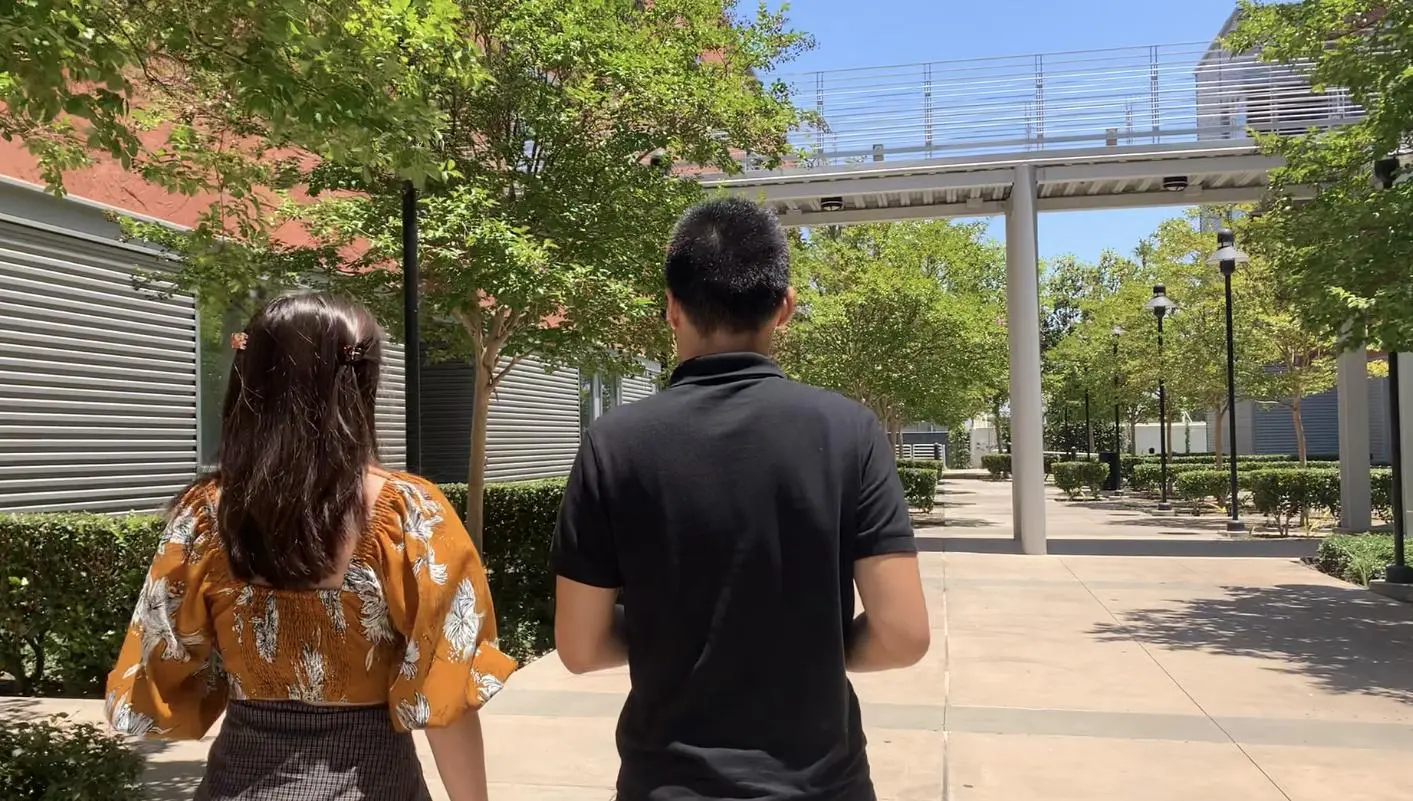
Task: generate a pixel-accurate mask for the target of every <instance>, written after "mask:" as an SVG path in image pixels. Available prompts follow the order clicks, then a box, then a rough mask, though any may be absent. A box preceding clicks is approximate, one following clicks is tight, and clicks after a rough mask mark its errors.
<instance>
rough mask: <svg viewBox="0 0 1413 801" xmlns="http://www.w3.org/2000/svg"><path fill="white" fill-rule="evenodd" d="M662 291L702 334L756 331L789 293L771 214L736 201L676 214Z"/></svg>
mask: <svg viewBox="0 0 1413 801" xmlns="http://www.w3.org/2000/svg"><path fill="white" fill-rule="evenodd" d="M665 273H666V277H667V288H668V290H669V291H671V292H672V296H673V297H675V298H676V299H677V302H678V303H681V304H682V309H683V310H684V311H685V312H686V313H687V316H688V317H689V318H690V319H691V321H692V324H693V325H695V326H696V327H697V329H698V330H700V331H701V332H702V333H704V334H711V333H714V332H716V331H717V330H719V329H726V330H728V331H730V332H732V333H744V332H747V331H756V330H759V329H760V328H761V327H762V326H764V325H765V324H766V322H767V321H769V320H770V318H771V317H772V316H773V315H774V314H775V313H776V310H777V309H779V308H780V304H781V303H782V302H783V301H784V300H785V293H786V291H787V290H788V289H789V288H790V246H789V245H788V244H787V243H786V241H785V232H784V230H782V229H781V227H780V222H779V220H777V219H776V218H775V215H774V214H772V213H771V212H769V211H767V210H766V209H763V208H761V207H760V206H758V205H756V204H755V203H752V202H750V201H749V200H744V199H742V198H722V199H718V200H709V201H707V202H705V203H701V204H699V205H696V206H693V207H692V208H691V209H688V210H687V213H686V214H684V215H682V219H681V220H680V221H678V223H677V228H676V230H674V231H673V232H672V241H671V242H670V243H669V244H668V246H667V265H666V268H665Z"/></svg>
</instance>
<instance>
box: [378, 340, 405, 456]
mask: <svg viewBox="0 0 1413 801" xmlns="http://www.w3.org/2000/svg"><path fill="white" fill-rule="evenodd" d="M406 363H407V362H406V359H404V358H403V353H402V344H401V343H398V342H394V341H393V340H392V339H391V338H384V339H383V371H382V380H381V381H380V382H379V384H378V407H377V417H376V420H377V425H378V453H379V457H380V458H381V460H382V462H383V466H385V467H391V468H394V469H397V470H401V469H403V468H405V467H406V466H407V426H406V425H405V423H406V420H407V411H406V404H407V401H406V397H407V395H406V393H405V392H404V391H403V387H404V386H405V383H404V382H405V381H406V380H407V370H406V369H405V365H406Z"/></svg>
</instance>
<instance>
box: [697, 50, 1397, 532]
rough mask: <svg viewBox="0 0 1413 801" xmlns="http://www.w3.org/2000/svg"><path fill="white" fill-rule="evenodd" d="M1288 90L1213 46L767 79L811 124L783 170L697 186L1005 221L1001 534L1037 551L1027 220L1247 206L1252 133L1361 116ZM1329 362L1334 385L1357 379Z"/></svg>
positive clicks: (1034, 350) (904, 216)
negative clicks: (1335, 371)
mask: <svg viewBox="0 0 1413 801" xmlns="http://www.w3.org/2000/svg"><path fill="white" fill-rule="evenodd" d="M1306 74H1307V69H1306V66H1305V65H1301V64H1294V65H1272V64H1264V63H1261V62H1259V61H1258V60H1257V59H1256V58H1254V57H1253V56H1251V55H1249V54H1240V53H1231V52H1228V51H1226V50H1224V49H1223V48H1222V47H1221V46H1220V44H1218V43H1213V44H1205V45H1204V44H1195V45H1194V44H1179V45H1157V46H1151V47H1138V48H1122V49H1117V50H1103V51H1092V52H1071V53H1051V54H1045V55H1036V56H1026V57H1021V58H995V59H981V60H972V61H951V62H940V63H928V64H912V65H906V66H898V67H870V68H866V69H855V70H835V71H829V72H816V73H810V74H807V75H797V76H781V77H780V78H779V79H778V81H779V82H780V85H781V88H782V89H784V90H785V91H787V92H788V93H789V96H790V97H791V98H792V99H793V100H794V102H795V104H796V105H797V106H798V107H802V108H805V109H809V110H811V111H812V112H813V116H814V117H815V119H814V120H813V121H812V122H813V124H812V125H811V126H810V127H809V128H808V129H806V130H803V131H799V132H797V133H796V134H794V135H793V136H792V138H791V144H793V145H794V147H795V148H796V150H797V155H796V157H795V158H793V159H790V160H788V162H787V163H786V164H785V165H783V166H782V167H781V168H780V169H776V170H763V169H759V164H758V162H757V160H755V159H754V158H753V157H752V156H751V154H749V153H747V154H744V155H743V157H742V164H741V166H742V171H741V172H740V173H738V174H735V175H729V176H728V175H703V176H699V178H700V179H701V180H702V181H703V183H705V184H706V185H708V186H711V187H718V188H722V189H725V190H727V191H729V192H732V193H734V194H738V195H743V196H746V197H750V198H753V199H756V200H758V201H760V202H762V203H764V204H766V205H767V206H769V207H771V208H772V209H774V210H775V212H776V213H777V214H778V215H779V216H780V219H781V220H782V221H784V222H785V223H786V224H787V225H790V226H796V227H809V226H816V225H849V224H857V223H867V222H888V221H895V220H908V219H928V218H939V217H955V216H965V217H974V216H983V215H992V214H1004V215H1005V217H1006V326H1007V335H1008V339H1009V346H1010V408H1011V467H1012V473H1011V474H1012V477H1013V482H1012V487H1011V502H1012V507H1013V512H1014V513H1013V516H1012V520H1013V521H1014V526H1015V529H1014V536H1015V538H1016V540H1017V542H1018V544H1019V546H1020V549H1021V551H1023V552H1024V553H1045V552H1046V547H1047V546H1046V535H1045V473H1044V468H1043V455H1042V447H1043V446H1042V441H1043V438H1042V432H1043V424H1044V405H1043V396H1042V393H1041V384H1040V308H1039V286H1038V273H1039V260H1038V258H1037V251H1038V247H1037V242H1036V215H1037V214H1039V213H1040V212H1042V211H1083V210H1092V209H1116V208H1131V207H1137V206H1165V205H1189V206H1190V205H1201V204H1224V203H1239V202H1244V201H1254V200H1257V199H1258V198H1260V196H1261V194H1262V192H1263V190H1264V189H1265V187H1266V185H1267V183H1268V181H1269V178H1268V176H1269V173H1270V170H1271V168H1273V167H1276V166H1278V165H1279V161H1278V160H1277V159H1275V158H1272V157H1269V156H1265V155H1262V154H1261V153H1260V152H1259V150H1258V148H1257V146H1256V142H1255V140H1254V138H1253V134H1254V133H1272V134H1293V133H1303V132H1305V131H1308V130H1311V129H1325V128H1330V127H1333V126H1337V125H1343V124H1347V123H1349V122H1352V121H1354V120H1357V119H1359V118H1360V116H1361V113H1362V112H1361V110H1360V109H1359V108H1358V107H1356V106H1355V105H1354V104H1353V103H1352V102H1351V101H1350V99H1349V96H1348V94H1347V93H1346V92H1345V91H1343V90H1339V89H1332V90H1327V91H1323V92H1315V91H1313V90H1312V88H1311V86H1310V83H1309V81H1308V80H1307V79H1306ZM1347 362H1348V360H1347V359H1341V360H1340V368H1339V372H1340V381H1341V385H1342V386H1343V385H1345V384H1346V383H1350V384H1355V383H1358V382H1357V380H1356V379H1357V378H1359V375H1358V374H1357V373H1359V372H1361V371H1362V370H1364V367H1363V364H1362V356H1361V357H1360V362H1359V366H1358V369H1357V371H1352V364H1353V363H1352V362H1351V363H1347ZM1365 413H1366V414H1367V410H1365ZM1366 427H1367V424H1366ZM1353 458H1354V457H1352V456H1351V457H1350V459H1351V460H1352V459H1353ZM1362 458H1364V466H1365V468H1367V449H1366V453H1365V457H1362ZM1350 463H1351V464H1353V461H1351V462H1350ZM1354 473H1358V474H1360V475H1362V476H1364V477H1365V478H1364V480H1365V481H1367V476H1368V470H1367V469H1362V470H1357V471H1353V472H1352V473H1351V475H1353V474H1354ZM1360 495H1361V496H1362V500H1361V501H1360V502H1359V504H1358V505H1360V506H1361V507H1362V508H1363V509H1364V510H1366V511H1365V513H1364V514H1365V519H1367V509H1368V501H1367V499H1368V497H1369V496H1368V485H1367V483H1366V484H1364V485H1363V486H1362V487H1361V490H1360ZM1347 505H1348V506H1349V507H1351V508H1352V506H1354V505H1355V504H1354V503H1350V504H1347Z"/></svg>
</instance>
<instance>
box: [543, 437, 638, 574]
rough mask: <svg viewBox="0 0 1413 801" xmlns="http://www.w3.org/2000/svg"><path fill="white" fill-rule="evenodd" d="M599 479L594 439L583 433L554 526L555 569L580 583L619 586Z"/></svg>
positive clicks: (611, 536)
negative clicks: (582, 439) (556, 523)
mask: <svg viewBox="0 0 1413 801" xmlns="http://www.w3.org/2000/svg"><path fill="white" fill-rule="evenodd" d="M600 479H601V477H600V475H599V463H598V457H597V455H596V454H595V452H594V441H593V438H592V437H591V436H590V435H589V434H585V435H584V442H583V444H582V445H580V446H579V455H578V456H577V457H575V459H574V467H573V469H572V470H570V472H569V482H568V484H567V485H566V486H565V488H564V502H563V504H562V505H561V506H560V508H559V523H558V525H556V526H555V530H554V570H555V573H557V574H559V575H561V576H564V577H565V578H567V579H569V580H571V581H577V582H579V583H580V584H588V585H590V586H593V587H605V588H614V587H621V586H623V577H622V575H621V574H620V572H619V569H618V552H617V550H616V548H615V547H614V540H613V531H612V529H610V528H609V524H608V513H607V510H606V509H605V508H604V497H603V493H602V491H601V487H602V482H601V480H600Z"/></svg>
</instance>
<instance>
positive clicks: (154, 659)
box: [104, 487, 227, 740]
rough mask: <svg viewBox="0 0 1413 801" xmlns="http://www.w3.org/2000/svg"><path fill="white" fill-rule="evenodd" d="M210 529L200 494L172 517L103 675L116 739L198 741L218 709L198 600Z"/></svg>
mask: <svg viewBox="0 0 1413 801" xmlns="http://www.w3.org/2000/svg"><path fill="white" fill-rule="evenodd" d="M211 523H212V521H211V515H210V506H209V503H208V502H207V495H206V490H203V489H202V488H200V487H198V488H195V489H192V490H191V491H189V492H188V493H187V494H186V496H184V497H183V498H182V499H181V501H179V502H178V503H177V504H176V505H175V506H174V507H173V509H172V512H171V516H170V519H169V520H168V523H167V526H166V528H165V530H163V532H162V540H161V542H159V543H158V545H157V555H156V556H155V557H154V558H153V560H152V567H151V569H150V570H149V571H148V573H147V579H146V580H145V581H144V582H143V585H142V591H141V593H140V594H139V595H138V598H137V606H136V608H135V609H134V610H133V613H132V622H131V623H130V624H129V625H128V631H127V636H126V637H125V639H124V640H123V647H122V651H121V652H120V653H119V654H118V663H117V665H116V666H115V667H114V668H113V672H112V673H110V674H108V692H107V696H106V703H105V704H104V710H105V712H106V714H107V717H108V721H109V723H111V724H112V726H113V728H114V729H116V730H117V731H119V732H122V733H124V734H129V735H134V736H145V737H157V738H162V739H171V740H185V739H199V738H200V737H202V736H203V735H204V734H206V731H207V730H208V729H210V728H211V724H212V723H214V722H215V721H216V718H218V717H220V715H221V712H222V711H223V710H224V709H225V706H226V696H227V685H226V681H225V677H224V676H223V675H222V671H221V666H220V655H219V653H218V652H217V651H216V649H215V646H214V643H215V636H214V634H213V633H212V630H211V618H210V614H209V612H208V610H207V608H206V600H205V598H204V593H203V592H202V582H203V579H204V576H205V573H206V569H207V565H208V564H209V562H210V559H211V557H212V556H213V548H212V547H211V545H212V540H211V537H212V534H211V532H212V527H211ZM217 547H219V546H217Z"/></svg>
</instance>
